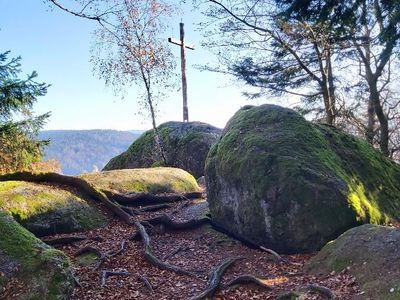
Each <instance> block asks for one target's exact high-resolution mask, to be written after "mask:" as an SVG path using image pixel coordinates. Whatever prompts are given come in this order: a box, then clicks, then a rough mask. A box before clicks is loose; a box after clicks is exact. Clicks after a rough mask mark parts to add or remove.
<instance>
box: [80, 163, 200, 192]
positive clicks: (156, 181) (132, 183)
mask: <svg viewBox="0 0 400 300" xmlns="http://www.w3.org/2000/svg"><path fill="white" fill-rule="evenodd" d="M81 177H82V178H84V179H85V180H87V181H89V182H90V183H92V184H94V185H95V186H97V187H99V188H101V189H103V190H111V191H115V192H119V193H132V192H144V193H153V194H157V193H187V192H196V191H199V190H200V189H199V187H198V185H197V182H196V180H195V179H194V177H193V176H192V175H190V174H189V173H188V172H186V171H183V170H181V169H176V168H164V167H155V168H148V169H124V170H113V171H104V172H100V173H91V174H84V175H82V176H81Z"/></svg>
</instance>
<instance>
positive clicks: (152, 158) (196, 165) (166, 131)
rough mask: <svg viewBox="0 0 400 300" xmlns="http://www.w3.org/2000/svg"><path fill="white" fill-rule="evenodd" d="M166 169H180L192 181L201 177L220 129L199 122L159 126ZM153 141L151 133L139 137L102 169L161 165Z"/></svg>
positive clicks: (161, 162)
mask: <svg viewBox="0 0 400 300" xmlns="http://www.w3.org/2000/svg"><path fill="white" fill-rule="evenodd" d="M159 132H160V135H161V137H162V143H163V146H164V148H165V156H166V161H167V166H169V167H176V168H181V169H184V170H186V171H188V172H189V173H191V174H192V175H193V176H195V177H196V178H198V177H200V176H202V175H204V162H205V160H206V156H207V153H208V151H209V150H210V147H211V145H212V144H214V143H215V142H216V141H217V139H218V137H219V135H220V133H221V130H220V129H218V128H216V127H214V126H211V125H209V124H205V123H201V122H189V123H186V122H167V123H164V124H162V125H160V126H159ZM155 149H157V147H156V145H155V140H154V131H153V130H149V131H147V132H145V133H144V134H143V135H141V136H140V137H139V138H138V139H137V140H136V141H135V142H134V143H133V144H132V145H131V146H130V147H129V149H128V150H127V151H125V152H124V153H122V154H120V155H118V156H116V157H114V158H113V159H111V160H110V161H109V162H108V163H107V165H106V166H105V167H104V169H103V170H114V169H132V168H149V167H153V166H161V165H162V164H163V160H162V158H161V157H160V155H159V153H158V152H157V151H156V150H155Z"/></svg>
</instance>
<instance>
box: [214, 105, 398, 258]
mask: <svg viewBox="0 0 400 300" xmlns="http://www.w3.org/2000/svg"><path fill="white" fill-rule="evenodd" d="M206 183H207V193H208V201H209V205H210V213H211V215H212V218H213V221H214V222H215V223H216V224H218V225H219V226H222V227H223V228H224V229H225V230H227V231H229V232H231V233H233V234H236V235H238V236H240V237H241V238H243V239H247V240H248V241H250V242H253V243H255V244H258V245H263V246H266V247H270V248H273V249H275V250H277V251H280V252H283V253H293V252H310V251H315V250H318V249H320V248H321V247H322V246H323V245H325V244H326V242H327V241H329V240H332V239H334V238H336V237H337V236H339V235H340V234H341V233H343V232H344V231H346V230H347V229H349V228H352V227H354V226H357V225H360V224H363V223H374V224H387V223H389V222H390V221H391V220H398V219H399V216H400V166H398V165H396V164H395V163H394V162H392V161H391V160H389V159H387V158H386V157H384V156H383V155H381V154H380V153H379V152H378V151H376V150H375V149H373V148H372V147H371V146H370V145H368V144H367V143H365V142H363V141H361V140H359V139H357V138H355V137H353V136H351V135H348V134H345V133H344V132H342V131H341V130H339V129H336V128H334V127H332V126H328V125H322V124H313V123H311V122H308V121H306V120H305V119H304V118H303V117H302V116H301V115H299V114H298V113H296V112H295V111H293V110H291V109H287V108H283V107H280V106H276V105H261V106H258V107H254V106H246V107H243V108H242V109H240V110H239V111H238V112H237V113H236V114H235V115H234V116H233V117H232V119H231V120H230V121H229V122H228V124H227V126H226V128H225V129H224V131H223V133H222V136H221V138H220V140H219V142H218V143H217V144H216V145H215V146H214V147H212V149H211V150H210V152H209V155H208V158H207V161H206Z"/></svg>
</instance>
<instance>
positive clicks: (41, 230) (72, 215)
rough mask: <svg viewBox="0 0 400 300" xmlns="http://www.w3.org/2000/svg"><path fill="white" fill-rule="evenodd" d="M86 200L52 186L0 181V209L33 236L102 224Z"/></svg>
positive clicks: (99, 212) (100, 218)
mask: <svg viewBox="0 0 400 300" xmlns="http://www.w3.org/2000/svg"><path fill="white" fill-rule="evenodd" d="M89 201H90V200H89ZM89 201H86V200H84V199H83V198H81V197H79V196H77V195H75V194H73V193H71V192H69V191H67V190H63V189H60V188H57V187H56V186H54V185H53V186H50V185H43V184H36V183H30V182H23V181H5V182H0V209H2V210H3V211H5V212H7V213H9V214H10V215H12V216H13V217H14V218H15V220H16V221H17V222H19V223H20V224H21V225H22V226H24V227H25V228H27V229H28V230H29V231H31V232H32V233H34V234H35V235H37V236H43V235H49V234H55V233H69V232H76V231H83V230H88V229H93V228H96V227H99V226H102V225H104V224H105V222H106V218H105V215H104V214H103V213H102V211H101V210H100V209H99V208H97V207H95V206H92V203H90V202H89Z"/></svg>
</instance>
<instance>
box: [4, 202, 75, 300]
mask: <svg viewBox="0 0 400 300" xmlns="http://www.w3.org/2000/svg"><path fill="white" fill-rule="evenodd" d="M74 283H75V281H74V277H73V275H72V272H71V269H70V262H69V260H68V258H67V257H66V256H65V254H64V253H63V252H61V251H59V250H56V249H54V248H51V247H50V246H48V245H46V244H45V243H43V242H42V241H40V240H39V239H37V238H36V237H35V236H34V235H33V234H32V233H30V232H29V231H27V230H26V229H25V228H23V227H22V226H20V225H19V224H18V223H17V222H16V221H15V220H14V219H13V218H12V217H11V216H10V215H9V214H7V213H5V212H4V211H2V210H1V209H0V298H1V299H70V297H71V295H72V291H73V288H74ZM17 287H18V288H17Z"/></svg>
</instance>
